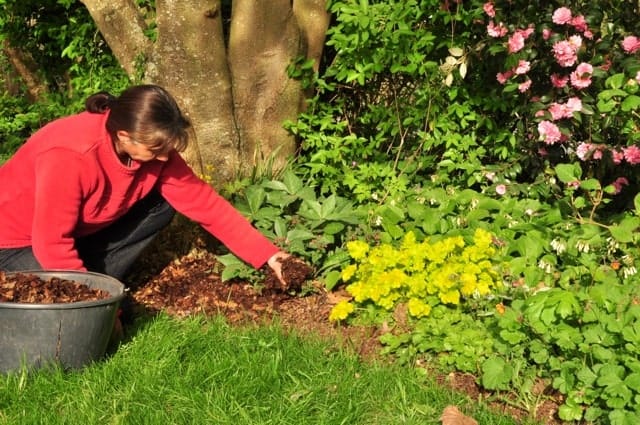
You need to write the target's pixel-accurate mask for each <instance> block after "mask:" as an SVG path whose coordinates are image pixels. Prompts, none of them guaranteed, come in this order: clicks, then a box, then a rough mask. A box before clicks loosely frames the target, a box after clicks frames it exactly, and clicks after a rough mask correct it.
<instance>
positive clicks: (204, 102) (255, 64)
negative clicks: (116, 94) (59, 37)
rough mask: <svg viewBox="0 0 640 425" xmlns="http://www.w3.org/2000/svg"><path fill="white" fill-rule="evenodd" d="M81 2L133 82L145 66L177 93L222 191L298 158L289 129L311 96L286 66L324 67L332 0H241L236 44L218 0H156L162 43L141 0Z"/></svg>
mask: <svg viewBox="0 0 640 425" xmlns="http://www.w3.org/2000/svg"><path fill="white" fill-rule="evenodd" d="M81 1H82V2H83V4H84V5H85V6H86V7H87V9H89V12H90V14H91V16H92V17H93V19H94V20H95V22H96V24H97V26H98V29H99V30H100V32H101V33H102V34H103V36H104V38H105V40H106V41H107V43H108V44H109V46H110V48H111V50H112V51H113V53H114V55H115V56H116V58H117V59H118V61H119V62H120V64H121V65H122V66H123V68H124V69H125V71H126V72H127V74H128V75H129V76H130V77H131V78H132V80H133V81H138V80H139V78H138V75H139V73H140V71H141V70H143V71H144V77H143V80H144V81H148V82H153V83H157V84H160V85H162V86H164V87H165V88H166V89H167V90H169V91H170V92H171V93H172V94H173V95H174V96H175V97H176V99H177V100H178V102H179V104H180V105H181V107H182V108H183V111H184V112H185V115H187V116H188V117H189V119H190V120H191V122H192V123H193V125H194V130H195V135H194V138H193V142H194V143H192V145H191V147H190V148H189V149H188V151H187V152H186V153H185V158H186V159H187V161H188V162H189V163H190V165H192V166H193V167H194V168H195V169H196V171H198V172H200V173H202V174H204V175H205V176H207V177H209V178H210V179H211V181H212V183H213V184H214V185H220V184H222V183H225V182H228V181H231V180H232V179H234V178H236V177H238V176H239V174H246V172H247V171H248V170H249V169H251V167H254V166H258V165H263V166H264V167H265V168H266V169H267V171H268V169H269V168H276V169H279V168H281V167H282V166H283V165H284V164H285V163H286V162H287V161H288V160H289V158H290V157H291V156H292V155H293V154H294V152H295V147H296V146H295V140H294V138H293V136H291V135H289V134H288V133H287V132H286V131H285V130H284V128H283V126H282V124H283V122H284V121H285V120H295V119H296V117H297V115H298V113H299V112H301V111H302V108H303V105H304V102H303V100H304V97H305V93H304V92H303V91H302V88H301V85H300V84H299V82H298V81H295V80H292V79H290V78H289V77H288V76H287V66H288V65H289V64H291V63H292V61H293V60H294V59H295V58H296V57H298V56H299V55H302V56H307V55H312V57H313V58H314V59H316V61H317V62H319V59H320V57H321V54H322V45H323V43H324V35H325V33H326V29H327V25H328V22H329V15H328V13H327V11H326V9H325V0H296V1H295V2H294V1H292V0H271V1H255V0H233V3H232V10H231V24H230V29H229V39H228V40H227V39H226V38H225V28H226V25H225V23H224V22H223V21H222V19H223V17H225V16H228V14H226V13H223V12H226V11H223V10H222V7H223V5H222V2H221V1H220V0H190V1H184V0H157V1H156V4H155V5H156V10H155V13H156V28H157V41H155V42H153V41H152V40H151V39H150V38H148V37H147V36H146V35H145V30H146V29H147V26H146V23H145V21H144V16H143V14H142V12H141V10H140V9H138V6H137V5H136V3H135V2H134V1H133V0H81ZM307 57H308V56H307Z"/></svg>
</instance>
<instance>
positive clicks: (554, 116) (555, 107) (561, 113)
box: [549, 102, 573, 121]
mask: <svg viewBox="0 0 640 425" xmlns="http://www.w3.org/2000/svg"><path fill="white" fill-rule="evenodd" d="M549 113H550V114H551V120H552V121H557V120H561V119H562V118H572V117H573V111H572V110H571V109H569V108H568V107H567V105H566V104H562V103H557V102H554V103H552V104H551V105H550V106H549Z"/></svg>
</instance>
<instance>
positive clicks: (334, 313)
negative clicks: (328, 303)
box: [329, 300, 355, 322]
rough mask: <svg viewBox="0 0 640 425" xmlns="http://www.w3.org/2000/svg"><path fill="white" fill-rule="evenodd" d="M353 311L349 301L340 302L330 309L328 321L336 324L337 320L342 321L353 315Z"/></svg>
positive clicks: (353, 308)
mask: <svg viewBox="0 0 640 425" xmlns="http://www.w3.org/2000/svg"><path fill="white" fill-rule="evenodd" d="M353 310H355V307H354V305H353V304H351V303H350V302H349V301H345V300H342V301H340V302H339V303H338V304H336V305H335V306H334V307H333V308H332V309H331V312H330V313H329V321H330V322H336V321H338V320H344V319H346V318H347V317H348V316H349V315H350V314H351V313H353Z"/></svg>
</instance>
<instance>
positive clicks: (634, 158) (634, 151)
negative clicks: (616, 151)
mask: <svg viewBox="0 0 640 425" xmlns="http://www.w3.org/2000/svg"><path fill="white" fill-rule="evenodd" d="M622 151H623V152H624V159H625V160H626V161H627V162H628V163H629V164H631V165H636V164H640V148H639V147H637V146H635V145H632V146H629V147H627V148H622Z"/></svg>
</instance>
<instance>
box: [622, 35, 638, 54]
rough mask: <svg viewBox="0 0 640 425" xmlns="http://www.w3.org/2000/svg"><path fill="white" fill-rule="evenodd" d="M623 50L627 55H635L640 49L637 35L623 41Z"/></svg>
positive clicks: (627, 37)
mask: <svg viewBox="0 0 640 425" xmlns="http://www.w3.org/2000/svg"><path fill="white" fill-rule="evenodd" d="M622 48H623V49H624V51H625V52H627V53H635V52H636V51H637V50H638V49H640V40H639V39H638V37H636V36H635V35H629V36H626V37H625V38H624V40H622Z"/></svg>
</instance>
